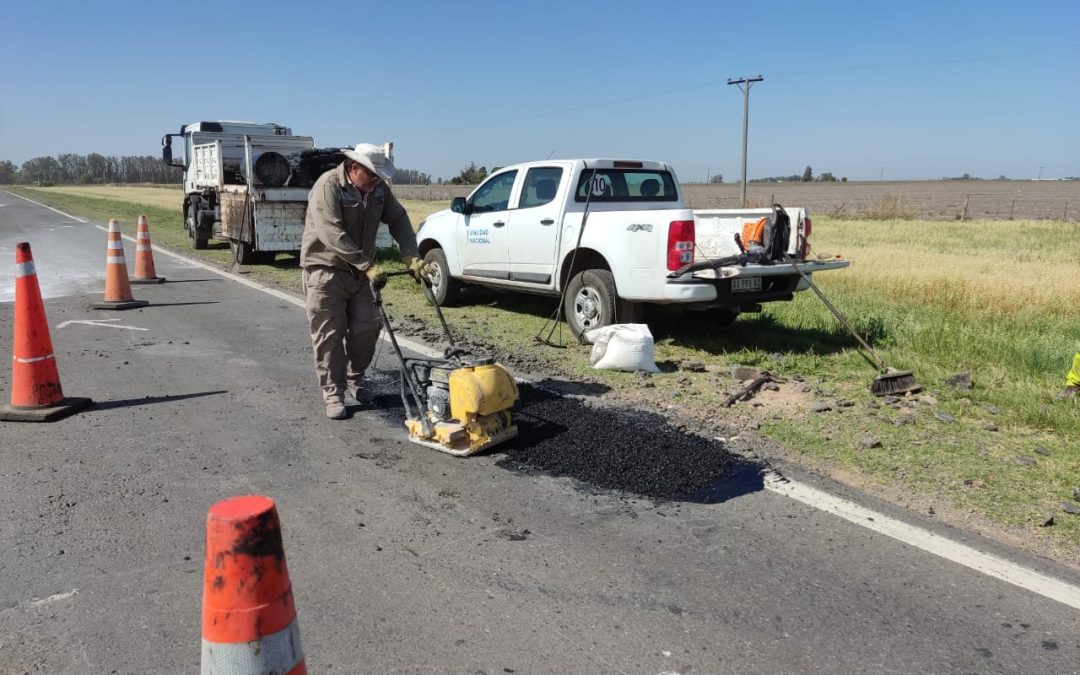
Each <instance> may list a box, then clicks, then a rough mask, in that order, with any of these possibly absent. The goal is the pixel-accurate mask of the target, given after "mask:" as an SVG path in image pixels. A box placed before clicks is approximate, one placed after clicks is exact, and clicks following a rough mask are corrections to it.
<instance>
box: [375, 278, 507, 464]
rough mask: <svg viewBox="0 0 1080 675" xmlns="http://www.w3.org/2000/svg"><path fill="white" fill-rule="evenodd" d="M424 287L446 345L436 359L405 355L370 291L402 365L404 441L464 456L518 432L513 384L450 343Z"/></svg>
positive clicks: (490, 363) (486, 360)
mask: <svg viewBox="0 0 1080 675" xmlns="http://www.w3.org/2000/svg"><path fill="white" fill-rule="evenodd" d="M400 274H408V272H390V273H389V274H388V275H387V276H397V275H400ZM423 286H424V294H425V295H426V296H427V299H428V302H430V303H431V305H432V306H433V307H434V308H435V313H436V315H437V316H438V317H439V323H440V324H442V329H443V333H444V334H445V335H446V341H447V342H448V343H449V345H450V346H449V347H447V348H446V350H445V351H444V353H443V358H441V359H434V358H406V357H405V355H404V354H403V353H402V351H401V347H400V346H398V342H397V337H395V336H394V330H393V328H391V326H390V321H389V319H387V316H386V310H385V309H384V308H383V304H382V293H381V292H380V291H378V290H376V291H375V306H376V307H378V310H379V316H380V318H382V323H383V327H384V328H385V329H386V334H387V335H388V336H389V337H390V344H392V345H393V346H394V351H395V352H396V353H397V356H398V361H399V362H400V363H401V401H402V403H404V404H405V416H406V419H405V428H406V429H408V430H409V440H410V441H412V442H413V443H417V444H419V445H424V446H427V447H429V448H433V449H435V450H438V451H440V452H446V453H449V454H451V455H457V456H459V457H467V456H469V455H473V454H476V453H478V452H481V451H483V450H487V449H488V448H490V447H492V446H494V445H497V444H499V443H502V442H504V441H508V440H510V439H511V438H514V437H515V436H517V433H518V429H517V426H515V425H514V423H513V419H512V418H511V416H510V410H511V409H512V408H513V407H514V404H515V403H516V402H517V400H518V387H517V383H516V382H514V378H513V377H512V376H511V375H510V373H509V371H507V370H506V368H503V367H502V366H501V365H499V364H498V363H495V361H494V359H492V358H491V357H489V356H483V355H478V354H473V353H472V352H470V351H468V350H466V349H461V348H459V347H457V346H456V345H455V344H454V338H453V336H451V335H450V328H449V327H448V326H447V325H446V320H445V319H444V318H443V314H442V310H441V309H440V308H439V305H438V303H437V302H435V297H434V295H433V294H432V292H431V282H430V281H428V280H425V281H424V283H423ZM410 399H411V401H412V403H410ZM414 408H415V410H414Z"/></svg>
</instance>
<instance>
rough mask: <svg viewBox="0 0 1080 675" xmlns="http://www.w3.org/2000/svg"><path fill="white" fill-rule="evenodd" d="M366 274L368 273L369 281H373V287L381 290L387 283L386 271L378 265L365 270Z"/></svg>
mask: <svg viewBox="0 0 1080 675" xmlns="http://www.w3.org/2000/svg"><path fill="white" fill-rule="evenodd" d="M364 274H366V275H367V278H368V281H369V282H371V287H372V288H374V289H375V290H377V291H378V290H381V289H382V287H383V286H385V285H386V272H384V271H383V269H382V268H381V267H379V266H378V265H372V266H371V267H368V268H367V269H366V270H364Z"/></svg>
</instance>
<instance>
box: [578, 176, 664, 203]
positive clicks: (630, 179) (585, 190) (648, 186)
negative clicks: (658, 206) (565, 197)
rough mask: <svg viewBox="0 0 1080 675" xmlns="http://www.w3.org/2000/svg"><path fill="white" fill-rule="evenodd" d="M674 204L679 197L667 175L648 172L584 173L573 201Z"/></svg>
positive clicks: (579, 180) (579, 179)
mask: <svg viewBox="0 0 1080 675" xmlns="http://www.w3.org/2000/svg"><path fill="white" fill-rule="evenodd" d="M586 198H588V199H589V201H592V202H673V201H676V200H678V198H679V194H678V190H677V189H676V187H675V180H674V179H673V178H672V177H671V173H669V172H667V171H650V170H647V169H583V170H582V171H581V176H580V177H578V185H577V192H575V193H574V201H578V202H583V201H585V200H586Z"/></svg>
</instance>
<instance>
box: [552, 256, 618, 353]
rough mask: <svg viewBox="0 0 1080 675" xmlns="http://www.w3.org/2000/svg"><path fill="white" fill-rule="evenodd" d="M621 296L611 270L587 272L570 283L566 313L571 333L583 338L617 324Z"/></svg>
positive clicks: (579, 274) (577, 275) (565, 306)
mask: <svg viewBox="0 0 1080 675" xmlns="http://www.w3.org/2000/svg"><path fill="white" fill-rule="evenodd" d="M618 300H619V296H618V295H617V294H616V293H615V277H613V276H611V272H609V271H607V270H585V271H584V272H579V273H578V274H576V275H575V276H574V278H573V279H571V280H570V285H569V286H568V287H567V289H566V301H565V303H564V304H563V313H564V314H565V315H566V323H567V325H569V326H570V331H571V332H572V333H573V334H574V335H575V336H578V337H580V336H581V334H582V333H583V332H585V331H587V330H592V329H593V328H602V327H603V326H609V325H611V324H612V323H614V322H615V307H616V303H617V302H618Z"/></svg>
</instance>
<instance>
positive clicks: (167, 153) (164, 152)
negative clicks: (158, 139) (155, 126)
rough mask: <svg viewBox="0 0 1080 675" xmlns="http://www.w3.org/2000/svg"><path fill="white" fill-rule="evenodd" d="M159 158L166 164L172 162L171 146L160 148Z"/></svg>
mask: <svg viewBox="0 0 1080 675" xmlns="http://www.w3.org/2000/svg"><path fill="white" fill-rule="evenodd" d="M161 160H162V161H163V162H165V163H166V164H172V148H171V147H170V146H168V145H166V146H165V147H163V148H162V149H161Z"/></svg>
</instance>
